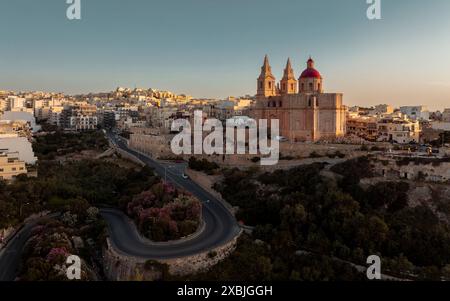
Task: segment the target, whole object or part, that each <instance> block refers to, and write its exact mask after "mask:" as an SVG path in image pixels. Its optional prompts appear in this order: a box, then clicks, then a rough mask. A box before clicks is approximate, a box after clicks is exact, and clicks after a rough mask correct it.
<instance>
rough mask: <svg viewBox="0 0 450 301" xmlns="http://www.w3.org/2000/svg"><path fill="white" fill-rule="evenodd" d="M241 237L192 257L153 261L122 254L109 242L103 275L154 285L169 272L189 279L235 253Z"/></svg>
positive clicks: (109, 277) (117, 279)
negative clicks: (190, 276)
mask: <svg viewBox="0 0 450 301" xmlns="http://www.w3.org/2000/svg"><path fill="white" fill-rule="evenodd" d="M239 236H240V235H237V236H236V237H235V238H234V239H232V240H231V241H229V242H228V243H226V244H224V245H222V246H219V247H217V248H215V249H213V250H210V251H205V252H203V253H199V254H196V255H193V256H188V257H181V258H174V259H165V260H152V261H147V260H146V259H143V258H137V257H131V256H127V255H124V254H121V253H120V252H118V251H117V250H116V249H115V248H114V247H113V246H112V244H111V242H110V240H109V238H108V239H107V247H106V248H105V249H104V250H103V255H104V272H105V275H106V277H107V279H108V280H110V281H136V280H143V281H154V280H160V279H161V278H163V276H164V273H166V272H168V273H169V274H170V275H174V276H186V275H190V274H195V273H199V272H202V271H207V270H208V269H210V268H211V267H213V266H214V265H216V264H217V263H219V262H220V261H222V260H224V259H225V258H227V257H228V256H229V255H230V254H231V253H232V252H233V251H234V250H235V249H236V244H237V240H238V238H239ZM146 262H147V264H146ZM165 269H166V271H164V270H165Z"/></svg>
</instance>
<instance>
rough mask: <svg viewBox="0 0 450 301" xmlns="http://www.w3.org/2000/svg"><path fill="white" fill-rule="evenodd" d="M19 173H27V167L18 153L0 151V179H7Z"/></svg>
mask: <svg viewBox="0 0 450 301" xmlns="http://www.w3.org/2000/svg"><path fill="white" fill-rule="evenodd" d="M21 174H27V168H26V166H25V162H23V161H21V160H20V159H19V153H9V152H1V151H0V180H6V181H9V180H12V179H14V178H15V177H17V176H18V175H21Z"/></svg>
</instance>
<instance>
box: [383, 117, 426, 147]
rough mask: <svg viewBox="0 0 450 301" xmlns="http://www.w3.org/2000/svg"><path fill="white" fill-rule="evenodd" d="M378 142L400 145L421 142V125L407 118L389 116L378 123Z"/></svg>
mask: <svg viewBox="0 0 450 301" xmlns="http://www.w3.org/2000/svg"><path fill="white" fill-rule="evenodd" d="M377 127H378V141H380V142H395V143H400V144H409V143H418V142H419V141H420V133H421V129H420V123H419V121H412V120H410V119H408V118H406V117H397V116H389V117H384V118H382V119H380V120H379V121H378V124H377Z"/></svg>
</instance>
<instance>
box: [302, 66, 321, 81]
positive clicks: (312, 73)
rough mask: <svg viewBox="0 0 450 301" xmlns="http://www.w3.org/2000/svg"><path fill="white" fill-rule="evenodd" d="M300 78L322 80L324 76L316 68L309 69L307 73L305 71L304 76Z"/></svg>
mask: <svg viewBox="0 0 450 301" xmlns="http://www.w3.org/2000/svg"><path fill="white" fill-rule="evenodd" d="M300 78H318V79H321V78H322V76H321V75H320V72H319V71H317V70H316V69H314V68H308V69H306V70H305V71H303V73H302V75H300Z"/></svg>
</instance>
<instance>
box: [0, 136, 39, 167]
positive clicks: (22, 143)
mask: <svg viewBox="0 0 450 301" xmlns="http://www.w3.org/2000/svg"><path fill="white" fill-rule="evenodd" d="M0 152H4V153H18V154H19V159H20V161H24V162H25V163H26V164H31V165H34V164H36V161H37V158H36V157H35V155H34V152H33V147H32V146H31V142H30V141H28V139H27V138H26V137H17V136H14V135H0Z"/></svg>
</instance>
